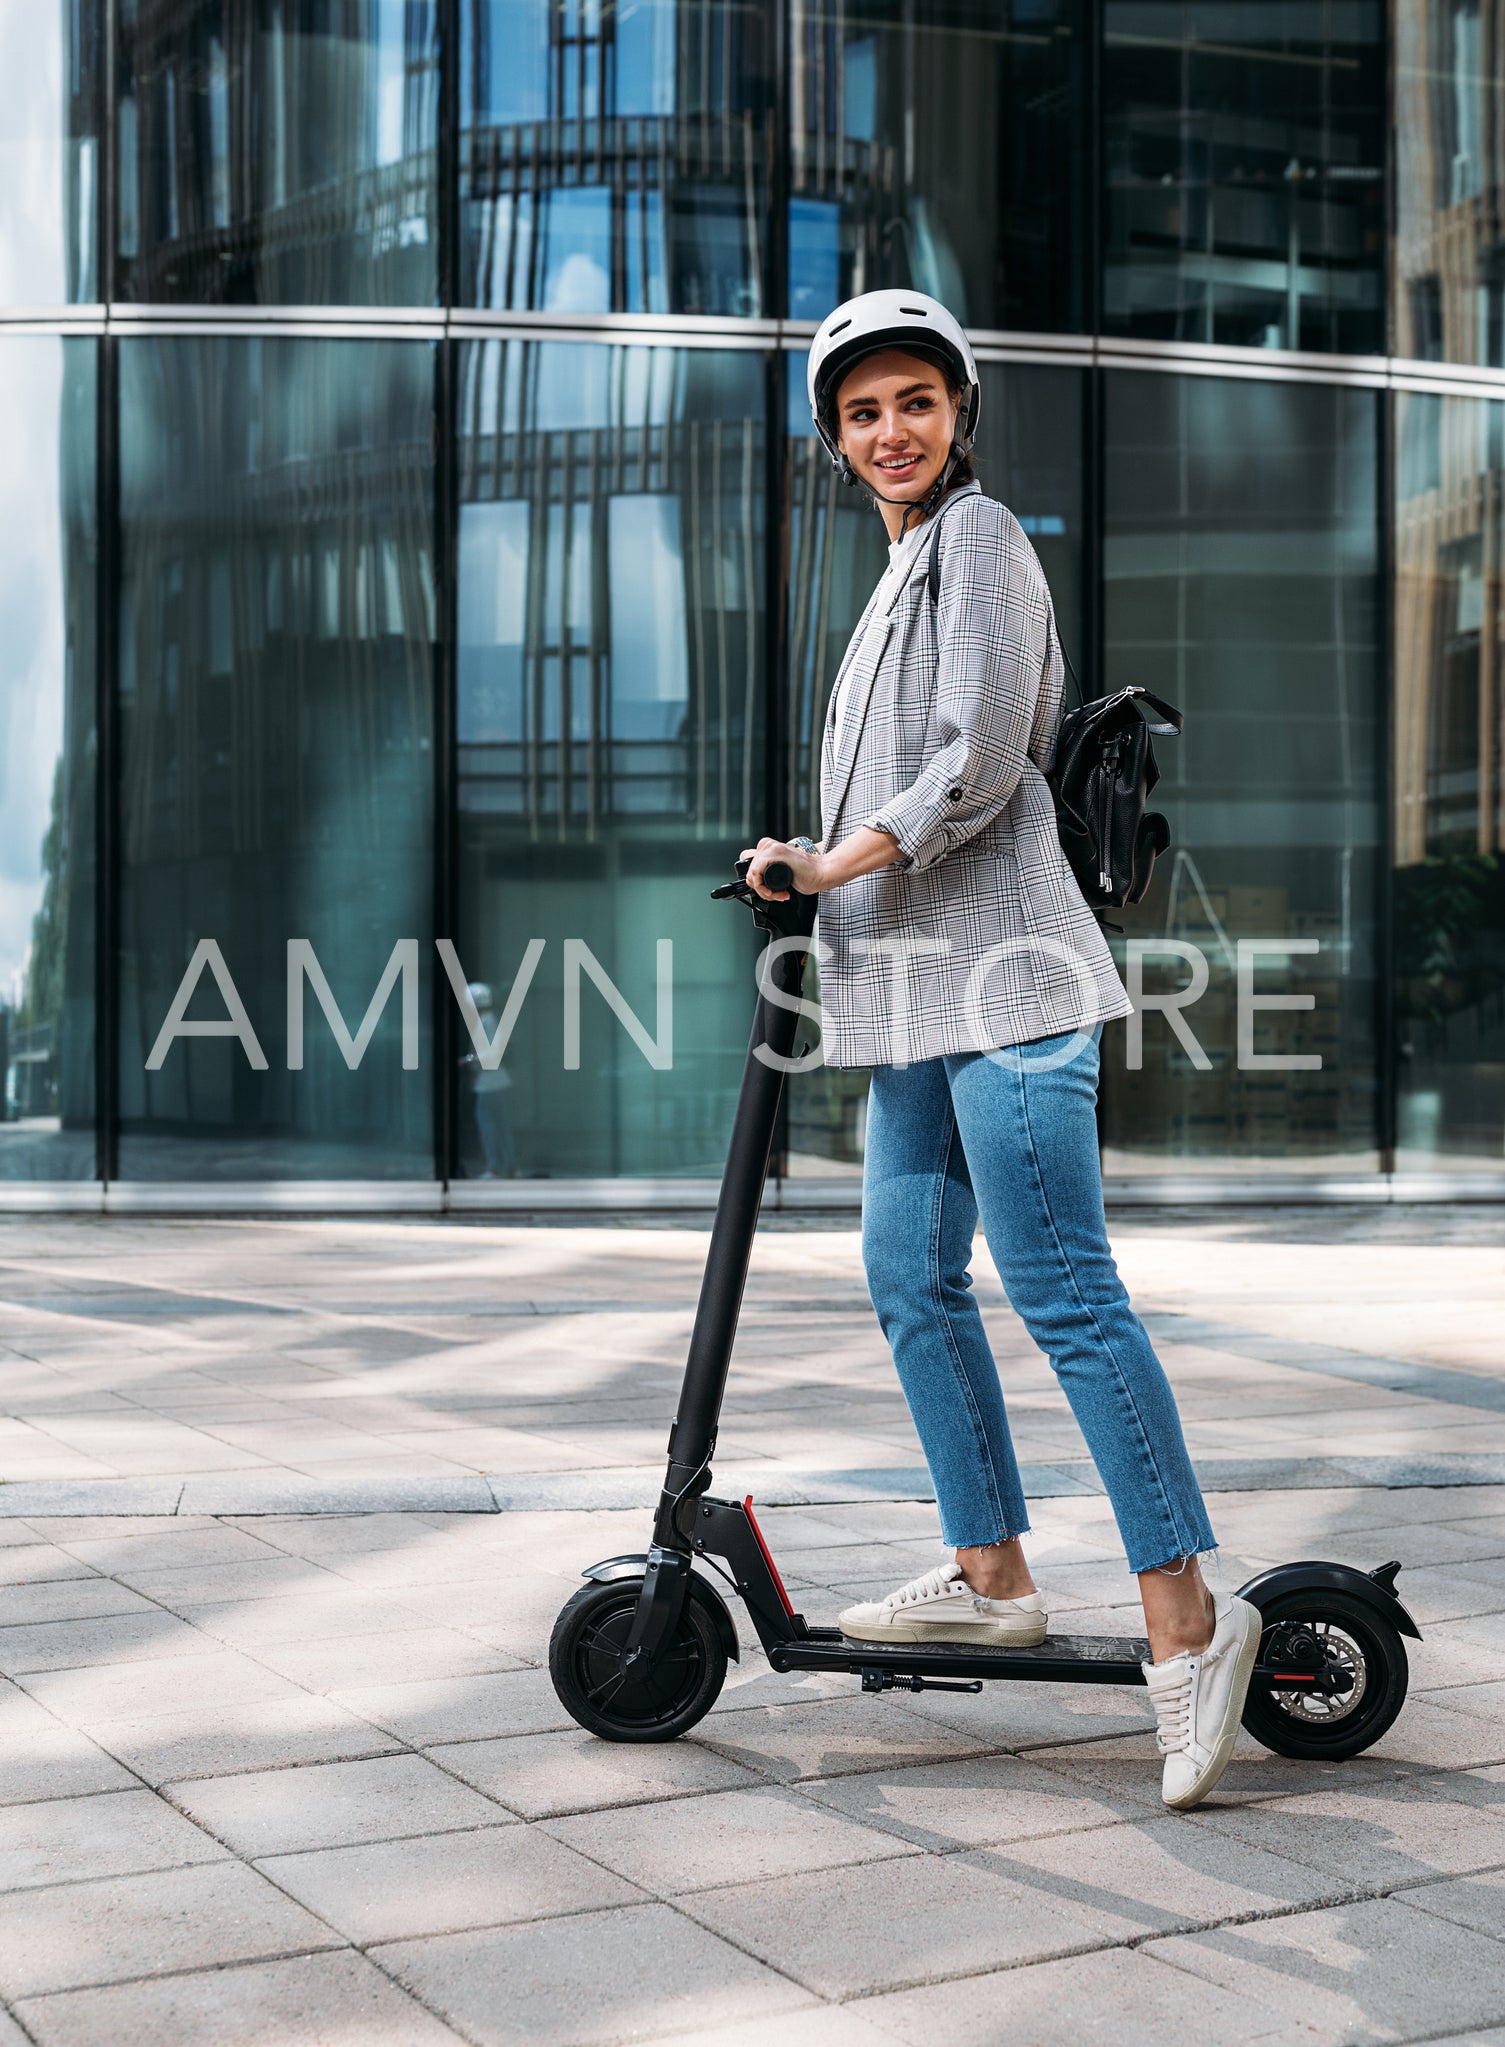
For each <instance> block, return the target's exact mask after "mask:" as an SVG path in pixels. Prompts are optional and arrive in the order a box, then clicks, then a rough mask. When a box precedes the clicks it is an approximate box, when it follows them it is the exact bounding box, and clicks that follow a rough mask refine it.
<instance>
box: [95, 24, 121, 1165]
mask: <svg viewBox="0 0 1505 2047" xmlns="http://www.w3.org/2000/svg"><path fill="white" fill-rule="evenodd" d="M98 20H99V33H100V36H101V38H102V41H103V47H102V48H101V49H100V51H99V53H98V58H99V61H98V63H97V65H96V67H95V76H96V78H97V80H98V99H97V102H96V114H95V126H96V132H97V134H98V136H99V144H98V158H97V161H98V164H99V185H98V194H99V197H98V206H99V211H98V214H97V216H96V219H95V236H96V248H95V274H96V277H97V279H98V289H99V298H100V301H101V303H102V304H103V305H104V306H105V308H106V331H105V333H104V334H102V335H101V336H100V338H99V340H98V341H97V343H96V344H95V357H94V367H95V376H94V506H95V520H96V525H97V530H96V533H95V552H94V1131H95V1177H96V1178H97V1179H99V1180H101V1181H103V1182H104V1183H105V1184H106V1185H108V1183H109V1182H110V1181H112V1180H114V1179H115V1178H116V1177H117V1175H118V1172H119V1165H120V1133H119V1089H118V1085H117V1082H118V1057H119V1035H120V1029H119V1023H120V989H119V981H118V978H117V977H118V968H119V958H120V945H119V933H120V857H119V854H120V846H119V838H120V824H119V801H118V792H119V786H120V762H119V720H118V701H117V697H116V690H115V678H116V674H117V672H118V637H119V631H120V404H119V359H118V353H117V351H118V347H119V344H118V343H117V341H116V340H115V337H114V336H113V335H112V334H111V333H110V332H109V330H108V308H109V306H110V305H111V303H112V302H113V300H114V297H115V290H116V284H115V245H116V241H117V235H116V219H117V214H118V205H119V201H118V193H117V179H118V164H117V159H116V137H115V37H116V19H115V5H114V0H100V9H99V16H98Z"/></svg>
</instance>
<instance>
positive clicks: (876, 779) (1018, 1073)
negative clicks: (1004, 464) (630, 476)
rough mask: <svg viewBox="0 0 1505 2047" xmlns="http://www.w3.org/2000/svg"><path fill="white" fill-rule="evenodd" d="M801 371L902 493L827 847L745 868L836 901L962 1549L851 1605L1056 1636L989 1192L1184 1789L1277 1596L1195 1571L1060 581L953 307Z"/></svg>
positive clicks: (905, 1357) (849, 331) (900, 1354)
mask: <svg viewBox="0 0 1505 2047" xmlns="http://www.w3.org/2000/svg"><path fill="white" fill-rule="evenodd" d="M809 392H810V406H811V412H812V415H813V417H814V421H815V426H816V430H817V432H818V433H819V434H820V436H821V439H822V440H823V441H824V443H825V445H826V448H827V451H828V452H829V454H830V456H831V459H832V461H833V463H834V464H835V466H836V468H837V469H838V470H839V471H840V473H841V475H842V477H843V479H844V480H845V481H846V482H847V483H850V484H854V485H857V486H860V487H861V488H863V489H864V490H865V491H866V492H867V493H868V495H869V497H870V498H871V499H872V501H873V503H874V504H875V506H876V507H877V509H878V510H879V511H880V512H881V514H882V516H883V522H884V525H885V526H886V528H887V530H888V535H889V540H890V547H889V567H888V570H887V572H886V573H885V575H884V576H883V578H882V579H881V581H880V582H879V584H878V587H877V588H876V590H875V591H874V592H873V595H872V597H871V599H870V600H869V602H868V606H867V609H866V611H865V612H864V613H863V616H862V619H861V621H860V622H859V624H858V627H857V630H856V632H855V633H854V635H853V637H852V642H851V645H850V647H849V648H848V650H847V654H846V657H845V659H844V660H843V662H842V665H841V669H840V671H839V672H838V675H837V679H836V682H835V685H834V687H833V689H832V693H831V705H830V711H829V714H828V717H827V722H826V730H825V737H824V745H823V749H822V759H821V812H822V821H823V836H822V842H821V844H820V845H819V846H816V845H814V844H813V843H812V842H811V841H810V840H809V839H796V840H794V841H792V842H789V843H786V842H784V841H782V840H777V839H770V838H764V839H760V840H759V842H758V845H757V847H756V848H755V849H753V852H752V866H751V869H750V871H749V876H748V878H749V880H750V882H751V883H752V885H753V887H754V888H755V889H756V890H757V891H758V893H759V894H760V895H762V896H764V897H769V898H772V897H773V896H774V895H775V892H774V891H771V890H770V889H769V888H768V887H767V886H766V885H765V882H764V878H763V877H764V872H765V870H766V868H767V865H768V863H769V862H770V861H771V860H783V861H787V862H788V864H789V866H790V868H791V870H792V872H793V877H794V885H795V887H796V888H797V889H799V890H801V891H802V892H804V893H807V894H815V893H818V894H819V895H820V896H821V898H822V901H821V910H820V920H819V935H820V939H821V946H822V949H821V954H820V958H821V993H822V1000H823V1003H824V1008H825V1033H824V1037H825V1056H826V1059H827V1061H828V1063H830V1064H831V1065H834V1066H870V1067H872V1069H873V1074H872V1084H871V1095H870V1100H869V1107H868V1120H867V1150H866V1161H865V1167H864V1176H863V1202H862V1241H863V1259H864V1263H865V1266H866V1270H867V1278H868V1286H869V1290H870V1292H871V1294H872V1299H873V1305H874V1307H875V1308H876V1309H877V1312H878V1317H879V1321H880V1323H881V1324H882V1327H883V1332H884V1335H885V1336H886V1337H887V1339H888V1342H889V1345H890V1347H891V1348H892V1351H893V1356H894V1363H895V1365H896V1366H897V1368H898V1373H899V1378H900V1381H901V1383H902V1385H903V1388H904V1394H905V1398H906V1399H907V1400H908V1403H909V1409H910V1413H911V1414H912V1416H913V1417H914V1422H915V1427H916V1429H917V1431H918V1433H919V1437H920V1441H921V1444H922V1445H923V1448H924V1452H925V1457H926V1461H927V1463H928V1464H929V1467H930V1472H931V1476H932V1478H933V1480H934V1482H935V1490H936V1500H937V1503H938V1506H939V1509H940V1518H941V1529H942V1534H943V1537H944V1539H945V1541H946V1543H947V1544H948V1545H949V1546H950V1547H951V1548H953V1549H954V1550H955V1553H956V1560H955V1562H954V1563H952V1564H945V1565H943V1566H941V1567H940V1568H939V1569H938V1570H935V1571H931V1572H929V1573H928V1574H927V1575H925V1576H924V1577H921V1578H917V1579H916V1580H915V1581H914V1582H913V1583H912V1584H909V1585H904V1586H901V1587H900V1588H899V1589H898V1590H897V1591H896V1592H894V1593H892V1594H890V1595H889V1597H888V1598H887V1599H884V1600H879V1601H876V1602H873V1603H870V1604H865V1605H860V1606H854V1607H851V1608H849V1609H848V1611H847V1612H846V1613H844V1614H843V1615H842V1616H841V1624H842V1627H843V1629H844V1630H845V1632H846V1633H847V1634H849V1635H853V1636H856V1637H858V1638H859V1639H862V1640H867V1641H875V1642H879V1641H886V1640H899V1641H965V1642H983V1643H991V1644H996V1645H1004V1646H1008V1645H1013V1646H1024V1645H1030V1644H1034V1643H1037V1642H1039V1641H1041V1640H1043V1639H1044V1636H1045V1633H1046V1626H1047V1614H1046V1604H1045V1600H1044V1598H1043V1597H1042V1595H1041V1594H1040V1592H1039V1591H1038V1590H1037V1589H1036V1587H1035V1583H1034V1580H1033V1578H1032V1577H1031V1576H1030V1571H1029V1566H1028V1564H1027V1563H1026V1562H1025V1558H1024V1553H1023V1550H1022V1549H1021V1547H1020V1542H1019V1538H1020V1536H1021V1535H1022V1534H1024V1533H1025V1532H1026V1531H1027V1529H1028V1526H1029V1521H1028V1515H1027V1512H1026V1509H1025V1504H1024V1493H1023V1487H1022V1485H1021V1482H1020V1477H1019V1469H1018V1465H1017V1463H1016V1461H1015V1456H1014V1450H1013V1445H1012V1443H1011V1441H1010V1437H1009V1429H1008V1422H1007V1420H1006V1418H1005V1414H1004V1405H1003V1395H1002V1391H1001V1389H1000V1387H999V1383H998V1372H997V1368H996V1366H995V1364H994V1361H993V1357H992V1353H991V1351H990V1350H989V1348H988V1341H987V1337H986V1335H985V1333H984V1331H983V1327H982V1322H981V1319H980V1317H979V1315H978V1312H977V1308H976V1305H975V1303H974V1302H973V1299H972V1296H971V1294H970V1292H969V1287H970V1279H969V1276H968V1269H967V1268H968V1264H969V1261H970V1258H971V1248H972V1239H973V1235H974V1232H975V1229H976V1226H977V1222H978V1219H979V1216H980V1218H981V1221H982V1225H983V1228H984V1230H985V1231H986V1233H987V1239H988V1246H989V1249H990V1250H991V1252H992V1254H993V1258H994V1261H995V1263H996V1264H997V1267H998V1270H999V1273H1000V1275H1001V1277H1002V1279H1003V1283H1004V1286H1005V1288H1006V1290H1007V1292H1008V1296H1009V1299H1010V1301H1011V1302H1012V1304H1013V1306H1014V1308H1015V1309H1016V1310H1017V1312H1018V1313H1019V1315H1020V1317H1021V1319H1022V1320H1023V1322H1024V1325H1025V1327H1026V1328H1027V1329H1028V1331H1029V1333H1030V1335H1031V1336H1032V1337H1033V1338H1034V1340H1035V1342H1036V1343H1037V1344H1038V1345H1039V1347H1040V1348H1041V1350H1043V1351H1044V1352H1045V1354H1046V1356H1047V1357H1048V1358H1049V1359H1050V1362H1051V1364H1052V1366H1053V1367H1054V1369H1055V1371H1056V1373H1057V1375H1058V1377H1059V1378H1060V1381H1061V1384H1062V1386H1063V1387H1064V1388H1065V1391H1066V1394H1067V1397H1068V1399H1069V1400H1070V1402H1071V1406H1072V1409H1073V1412H1074V1413H1075V1415H1076V1418H1077V1421H1078V1422H1079V1424H1080V1425H1081V1428H1082V1432H1083V1434H1084V1435H1085V1437H1086V1439H1087V1443H1088V1446H1089V1448H1090V1449H1091V1452H1092V1456H1093V1459H1094V1461H1095V1463H1096V1465H1097V1468H1098V1471H1099V1473H1100V1474H1101V1476H1102V1480H1103V1483H1104V1486H1105V1487H1106V1489H1107V1492H1108V1496H1109V1499H1110V1500H1111V1502H1112V1506H1113V1511H1114V1514H1115V1517H1116V1519H1117V1522H1118V1527H1119V1532H1120V1535H1121V1536H1122V1539H1123V1543H1124V1547H1125V1550H1126V1551H1127V1553H1128V1559H1129V1566H1130V1569H1131V1570H1133V1571H1135V1572H1136V1573H1137V1574H1138V1578H1139V1589H1140V1595H1141V1598H1142V1600H1143V1604H1144V1615H1145V1628H1146V1633H1147V1635H1148V1637H1149V1645H1150V1651H1151V1655H1152V1657H1153V1659H1154V1660H1153V1661H1152V1662H1149V1663H1147V1664H1146V1665H1145V1666H1144V1669H1145V1680H1146V1683H1147V1685H1148V1687H1149V1691H1150V1696H1151V1699H1152V1700H1153V1702H1154V1706H1155V1712H1156V1718H1157V1722H1158V1737H1157V1738H1158V1741H1159V1745H1160V1749H1161V1752H1162V1753H1163V1755H1164V1757H1165V1770H1164V1783H1163V1795H1164V1798H1165V1802H1166V1804H1167V1805H1170V1806H1172V1807H1175V1808H1177V1809H1178V1810H1185V1809H1187V1808H1189V1807H1191V1806H1193V1805H1196V1804H1198V1803H1199V1802H1200V1801H1201V1800H1202V1799H1203V1798H1205V1797H1206V1796H1207V1794H1208V1792H1209V1791H1211V1789H1212V1787H1213V1785H1214V1784H1215V1783H1216V1782H1217V1780H1218V1778H1219V1777H1220V1776H1221V1775H1222V1772H1223V1770H1224V1769H1225V1768H1226V1766H1227V1762H1228V1758H1229V1756H1230V1754H1231V1753H1232V1749H1233V1743H1234V1739H1235V1737H1236V1735H1237V1732H1238V1725H1239V1718H1240V1715H1241V1713H1242V1711H1243V1704H1244V1695H1245V1693H1246V1691H1247V1690H1248V1685H1249V1677H1250V1673H1251V1671H1252V1669H1253V1666H1254V1660H1255V1656H1256V1653H1257V1650H1258V1646H1259V1634H1260V1626H1259V1616H1258V1614H1257V1612H1256V1611H1255V1609H1254V1607H1253V1606H1251V1605H1250V1604H1249V1603H1248V1602H1247V1601H1245V1600H1242V1599H1237V1598H1231V1597H1227V1596H1223V1597H1219V1598H1216V1599H1214V1597H1213V1595H1212V1594H1211V1593H1210V1592H1209V1590H1208V1588H1207V1586H1206V1584H1205V1583H1204V1581H1203V1578H1202V1573H1201V1569H1200V1566H1199V1563H1198V1557H1199V1555H1200V1553H1202V1552H1204V1551H1207V1550H1211V1549H1212V1548H1213V1547H1214V1546H1215V1544H1214V1538H1213V1534H1212V1530H1211V1528H1210V1526H1209V1525H1208V1520H1207V1513H1206V1509H1205V1507H1204V1506H1203V1503H1202V1496H1201V1493H1200V1491H1199V1489H1198V1486H1197V1481H1196V1478H1195V1476H1194V1475H1193V1472H1192V1468H1191V1463H1190V1460H1189V1458H1188V1456H1187V1451H1186V1445H1185V1441H1184V1439H1183V1437H1182V1433H1181V1423H1180V1419H1179V1416H1178V1415H1177V1412H1176V1404H1175V1399H1174V1396H1173V1395H1172V1393H1171V1389H1170V1386H1169V1384H1168V1383H1167V1381H1166V1377H1165V1374H1164V1372H1163V1370H1162V1369H1161V1366H1160V1363H1159V1360H1158V1359H1157V1358H1156V1356H1155V1353H1154V1350H1153V1349H1152V1348H1151V1345H1150V1341H1149V1338H1148V1337H1147V1336H1146V1334H1145V1331H1144V1329H1143V1327H1142V1325H1141V1324H1140V1322H1139V1320H1138V1318H1137V1317H1136V1315H1135V1314H1134V1312H1133V1310H1132V1308H1131V1307H1130V1305H1129V1300H1128V1296H1127V1294H1126V1293H1125V1291H1124V1287H1123V1283H1122V1281H1121V1280H1120V1279H1119V1277H1118V1272H1117V1269H1116V1267H1115V1265H1114V1263H1113V1256H1112V1253H1111V1251H1110V1250H1109V1248H1108V1240H1107V1235H1106V1231H1105V1226H1104V1220H1103V1200H1102V1185H1101V1180H1100V1176H1099V1167H1098V1154H1097V1126H1096V1117H1095V1103H1096V1096H1097V1076H1098V1040H1099V1038H1100V1036H1101V1032H1102V1026H1103V1024H1104V1022H1105V1021H1107V1019H1108V1018H1110V1017H1115V1016H1123V1015H1126V1014H1127V1013H1128V1010H1129V1007H1130V1005H1129V1001H1128V998H1127V996H1126V995H1125V993H1124V990H1123V986H1122V984H1121V982H1120V981H1119V979H1118V975H1117V973H1116V971H1115V970H1114V967H1113V962H1112V958H1111V955H1110V954H1109V951H1108V947H1107V943H1106V941H1105V940H1104V938H1103V935H1102V932H1101V930H1100V929H1099V927H1098V924H1097V922H1096V920H1095V919H1094V917H1093V915H1092V913H1091V912H1090V911H1089V910H1088V908H1087V906H1086V904H1085V902H1084V901H1083V899H1082V896H1081V892H1080V890H1079V889H1078V888H1077V885H1076V883H1075V881H1074V879H1073V877H1072V874H1071V870H1070V868H1069V867H1068V865H1067V863H1066V859H1065V856H1064V855H1063V853H1062V851H1061V848H1060V843H1059V840H1058V839H1057V836H1056V828H1055V814H1054V809H1053V806H1052V802H1051V797H1050V792H1049V790H1048V788H1047V786H1046V783H1045V779H1044V770H1045V769H1046V768H1047V767H1048V766H1049V764H1050V760H1051V755H1052V749H1053V747H1054V743H1055V733H1056V728H1057V726H1058V724H1059V722H1060V715H1061V701H1062V664H1061V657H1060V652H1059V645H1058V641H1057V637H1056V631H1055V620H1054V615H1053V613H1052V610H1051V601H1050V592H1049V589H1048V588H1047V586H1046V582H1045V577H1044V574H1043V572H1042V570H1041V568H1040V564H1039V562H1038V561H1037V559H1036V557H1035V554H1034V551H1033V549H1032V548H1031V547H1030V544H1029V542H1028V541H1027V540H1026V539H1025V537H1024V534H1023V532H1022V530H1021V528H1020V526H1019V524H1018V522H1017V521H1016V520H1015V519H1014V517H1013V515H1012V514H1011V513H1010V512H1008V511H1006V510H1005V509H1004V507H1003V506H1002V505H1001V504H999V503H997V502H996V500H994V499H992V498H989V497H985V496H984V495H983V493H982V490H981V487H980V486H979V485H978V483H977V482H976V480H975V478H974V477H973V474H972V466H971V450H972V445H973V439H974V436H975V434H976V431H977V420H978V411H979V404H980V392H979V389H978V381H977V370H976V366H975V364H974V362H973V359H972V352H971V349H970V348H969V346H968V344H967V339H966V336H965V335H964V334H963V333H962V330H961V328H960V327H959V326H958V324H957V323H956V321H955V320H953V319H952V318H951V316H950V314H949V313H948V312H947V311H946V309H945V307H944V306H941V305H939V304H938V303H937V302H936V301H935V300H934V299H928V298H926V297H924V296H923V294H920V293H916V292H898V291H879V292H868V293H866V294H864V295H863V296H862V297H861V298H856V299H852V300H849V301H848V302H847V303H846V304H845V305H842V306H838V307H837V309H836V311H835V312H834V313H832V314H831V315H830V317H829V318H828V319H827V320H826V321H825V322H824V323H823V324H822V326H821V328H820V330H819V332H818V333H817V335H816V337H815V341H814V343H813V345H812V347H811V350H810V363H809ZM937 529H938V531H939V570H940V575H939V587H938V589H937V590H935V591H932V588H931V583H932V578H931V574H930V561H929V557H930V552H931V549H930V543H931V539H932V536H933V535H934V534H935V532H936V531H937Z"/></svg>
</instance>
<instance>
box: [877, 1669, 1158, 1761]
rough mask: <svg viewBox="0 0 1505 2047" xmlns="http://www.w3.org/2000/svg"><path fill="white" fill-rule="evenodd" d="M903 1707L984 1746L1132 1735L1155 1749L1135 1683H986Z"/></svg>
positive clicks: (1145, 1702) (1149, 1715)
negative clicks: (968, 1692) (966, 1692)
mask: <svg viewBox="0 0 1505 2047" xmlns="http://www.w3.org/2000/svg"><path fill="white" fill-rule="evenodd" d="M849 1682H850V1680H849ZM904 1710H905V1712H906V1713H916V1714H918V1715H919V1716H920V1718H921V1719H923V1720H935V1721H939V1722H940V1723H941V1724H942V1725H943V1726H947V1727H954V1728H956V1730H957V1731H958V1733H960V1734H967V1735H971V1736H973V1737H974V1738H975V1739H976V1740H977V1741H978V1742H979V1743H981V1744H983V1745H985V1746H986V1747H988V1748H1007V1749H1036V1748H1056V1747H1059V1746H1061V1745H1063V1744H1065V1743H1068V1742H1082V1741H1089V1742H1090V1741H1100V1740H1102V1739H1103V1738H1104V1737H1105V1736H1109V1735H1123V1736H1131V1737H1136V1738H1137V1740H1138V1743H1139V1746H1140V1748H1141V1751H1142V1752H1143V1753H1144V1754H1145V1755H1153V1754H1154V1752H1155V1735H1154V1726H1155V1719H1154V1714H1153V1712H1152V1711H1151V1708H1150V1702H1149V1697H1148V1695H1147V1694H1146V1693H1145V1691H1144V1690H1143V1688H1142V1687H1138V1686H1136V1687H1134V1688H1133V1689H1132V1690H1131V1689H1130V1688H1129V1687H1127V1686H1123V1685H1046V1684H992V1685H985V1686H984V1688H983V1690H982V1691H981V1692H980V1693H979V1694H978V1695H977V1696H976V1697H975V1698H974V1697H969V1696H965V1695H961V1694H958V1693H954V1692H921V1693H918V1694H917V1695H915V1696H912V1697H909V1698H906V1699H905V1701H904Z"/></svg>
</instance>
